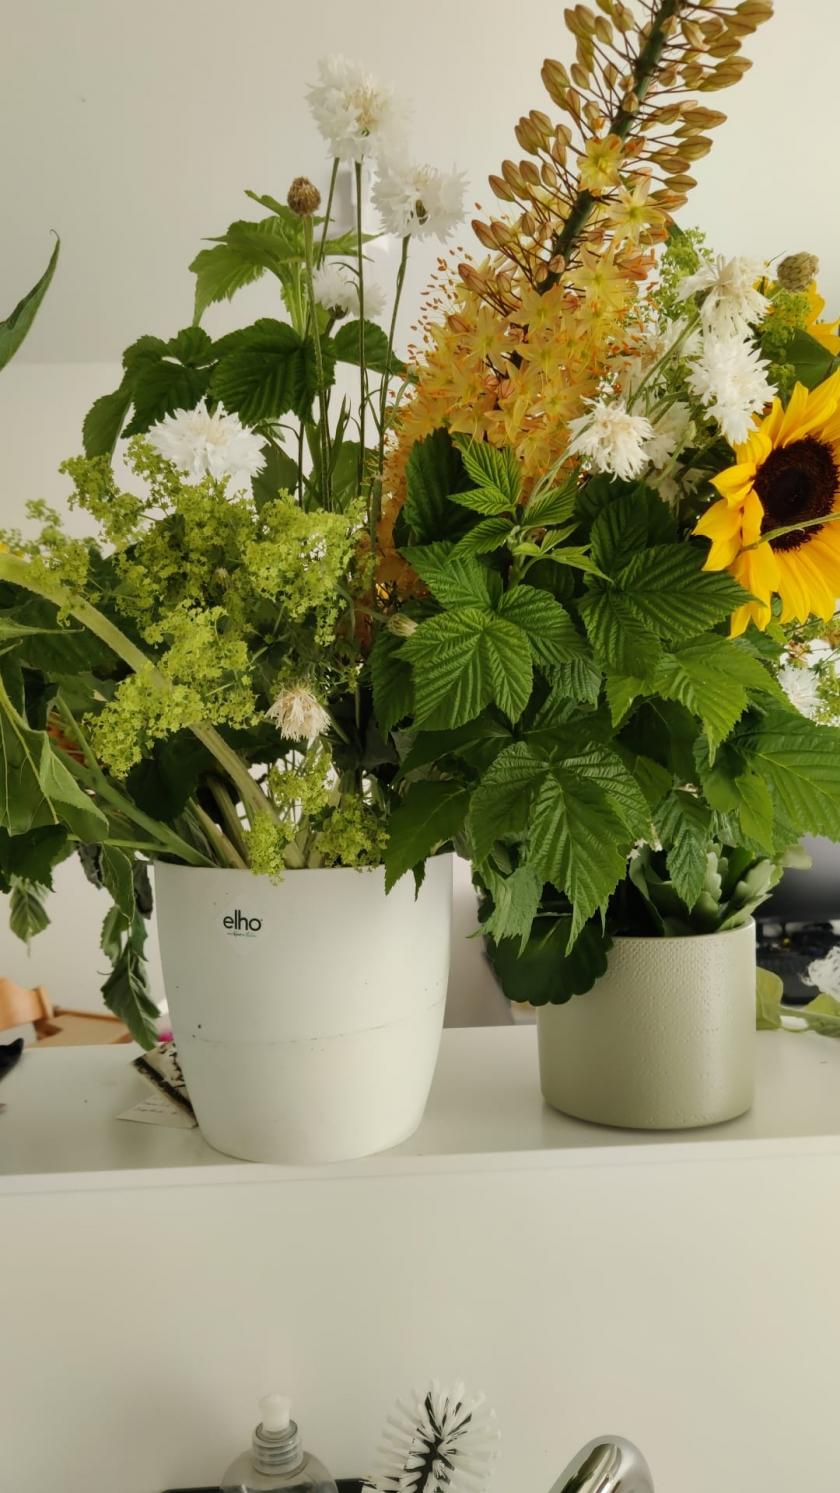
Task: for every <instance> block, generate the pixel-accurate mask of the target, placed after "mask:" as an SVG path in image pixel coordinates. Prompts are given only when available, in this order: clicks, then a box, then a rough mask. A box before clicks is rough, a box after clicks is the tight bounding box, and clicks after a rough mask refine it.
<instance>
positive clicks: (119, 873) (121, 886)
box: [99, 845, 134, 919]
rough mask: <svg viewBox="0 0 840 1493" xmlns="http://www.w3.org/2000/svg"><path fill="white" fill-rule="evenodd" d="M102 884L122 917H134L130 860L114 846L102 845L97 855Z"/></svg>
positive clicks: (132, 878) (132, 879)
mask: <svg viewBox="0 0 840 1493" xmlns="http://www.w3.org/2000/svg"><path fill="white" fill-rule="evenodd" d="M99 866H100V874H101V876H102V884H103V886H104V887H105V889H106V891H107V892H108V893H109V894H110V896H111V898H112V900H113V902H114V904H115V906H117V907H118V908H119V909H120V912H121V913H122V915H123V917H124V918H126V919H130V918H132V917H133V916H134V877H133V874H132V869H131V859H130V857H129V856H127V855H126V854H125V851H123V850H120V849H118V847H117V846H116V845H102V846H101V847H100V853H99Z"/></svg>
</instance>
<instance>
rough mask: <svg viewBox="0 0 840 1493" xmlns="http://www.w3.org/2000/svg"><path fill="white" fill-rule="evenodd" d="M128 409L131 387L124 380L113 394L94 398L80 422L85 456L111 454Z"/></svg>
mask: <svg viewBox="0 0 840 1493" xmlns="http://www.w3.org/2000/svg"><path fill="white" fill-rule="evenodd" d="M130 409H131V387H130V385H128V384H127V383H126V382H125V380H123V382H122V383H121V384H120V386H119V388H118V389H115V390H114V392H113V394H102V395H100V397H99V398H98V399H94V401H93V404H92V405H91V407H90V409H89V410H88V412H87V414H86V415H85V418H84V422H83V424H82V444H83V445H84V448H85V456H108V457H110V456H113V454H114V447H115V446H116V444H117V441H118V440H119V438H120V432H121V431H122V428H123V426H124V424H125V421H126V417H127V415H128V412H129V410H130Z"/></svg>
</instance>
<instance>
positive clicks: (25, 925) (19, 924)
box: [9, 880, 50, 946]
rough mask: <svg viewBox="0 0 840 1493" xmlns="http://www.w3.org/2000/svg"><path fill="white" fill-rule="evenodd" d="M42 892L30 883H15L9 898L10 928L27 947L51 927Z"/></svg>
mask: <svg viewBox="0 0 840 1493" xmlns="http://www.w3.org/2000/svg"><path fill="white" fill-rule="evenodd" d="M49 921H50V919H49V914H48V912H47V909H46V907H45V906H44V897H43V893H42V891H41V890H40V889H39V888H38V887H36V886H33V885H32V883H31V882H28V881H17V880H16V881H15V882H14V884H13V886H12V890H11V893H10V896H9V928H10V929H11V931H12V933H14V935H15V937H16V938H19V939H20V941H21V943H25V944H26V945H27V946H28V945H29V944H30V943H31V942H32V940H33V938H35V937H36V935H37V934H39V933H43V931H44V929H45V928H47V927H49Z"/></svg>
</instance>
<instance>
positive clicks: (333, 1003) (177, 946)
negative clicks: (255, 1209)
mask: <svg viewBox="0 0 840 1493" xmlns="http://www.w3.org/2000/svg"><path fill="white" fill-rule="evenodd" d="M155 893H156V897H155V900H156V903H157V921H158V929H159V933H160V951H161V960H162V964H163V973H164V982H165V985H166V993H167V997H168V1001H169V1010H170V1015H171V1018H172V1029H173V1032H174V1035H175V1043H176V1047H177V1049H178V1056H179V1059H180V1062H181V1065H182V1067H183V1070H184V1077H185V1079H186V1083H187V1088H188V1090H189V1094H190V1099H191V1100H192V1103H193V1106H194V1108H195V1112H196V1116H197V1118H198V1123H199V1125H200V1127H201V1131H202V1134H203V1135H204V1136H205V1138H206V1140H208V1141H209V1142H210V1145H211V1146H215V1147H216V1149H217V1150H219V1151H224V1152H226V1153H228V1154H229V1155H231V1156H241V1157H244V1158H246V1159H247V1160H252V1161H271V1162H300V1163H305V1162H321V1161H338V1160H343V1159H346V1158H349V1157H353V1156H366V1155H369V1154H371V1153H372V1152H374V1151H381V1150H385V1149H386V1148H387V1147H388V1146H394V1145H397V1144H398V1142H400V1141H402V1140H405V1139H406V1138H407V1137H408V1136H409V1135H411V1134H412V1133H413V1132H414V1131H415V1130H416V1129H417V1126H418V1125H419V1123H420V1120H421V1117H422V1115H423V1110H424V1108H425V1105H426V1100H427V1098H428V1095H429V1088H430V1086H431V1082H432V1076H433V1074H434V1069H435V1063H436V1060H437V1055H438V1048H439V1046H440V1035H441V1028H442V1025H443V1010H444V1004H445V1001H446V985H447V979H448V974H449V936H450V920H451V908H452V857H451V856H448V855H445V856H437V857H435V858H434V859H432V860H431V861H429V863H428V865H427V868H426V878H425V881H424V883H423V886H422V887H421V889H420V894H419V896H418V898H417V900H416V901H415V896H414V881H413V879H412V878H411V877H410V876H407V877H403V879H402V880H401V881H399V882H398V883H397V885H396V886H395V887H394V889H393V891H392V892H390V894H388V895H387V896H386V893H385V881H384V872H383V870H382V868H381V867H378V868H377V869H375V870H370V871H354V870H349V869H347V868H343V867H340V868H336V869H333V870H311V871H290V872H289V873H288V875H287V876H286V877H285V879H284V880H283V881H282V882H281V883H280V884H278V885H275V884H274V883H273V882H271V881H269V880H268V879H267V878H266V877H258V876H253V875H251V873H250V872H248V871H227V870H222V869H219V870H211V869H207V870H203V869H196V868H194V867H190V866H172V865H167V864H164V863H158V865H157V866H156V868H155Z"/></svg>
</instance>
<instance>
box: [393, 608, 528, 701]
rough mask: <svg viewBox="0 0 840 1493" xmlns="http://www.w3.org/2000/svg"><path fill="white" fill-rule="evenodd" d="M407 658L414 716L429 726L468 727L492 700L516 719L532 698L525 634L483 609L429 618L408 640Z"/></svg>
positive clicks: (404, 647)
mask: <svg viewBox="0 0 840 1493" xmlns="http://www.w3.org/2000/svg"><path fill="white" fill-rule="evenodd" d="M403 657H404V658H407V659H408V660H409V662H410V663H411V665H412V668H413V670H414V685H415V719H416V721H417V723H418V724H419V725H422V726H424V727H425V728H426V729H427V730H443V729H447V728H451V727H454V726H461V725H464V724H465V722H467V721H469V720H471V719H472V718H473V716H476V715H478V714H479V712H480V711H481V710H483V709H484V707H485V706H486V705H489V704H491V702H492V703H494V704H496V705H497V706H498V707H499V709H500V710H501V711H502V712H503V713H504V714H505V715H506V716H507V717H508V720H510V721H516V720H518V719H519V717H520V715H521V714H522V711H523V710H524V709H525V706H526V705H527V703H528V700H529V698H530V694H531V687H532V682H533V670H532V664H531V648H530V646H529V643H528V640H527V638H526V637H525V634H524V633H523V632H522V630H521V628H519V627H516V626H514V625H513V623H511V622H507V621H505V619H504V618H503V617H497V616H496V615H495V614H494V613H493V612H490V611H486V610H483V609H481V608H479V607H464V608H462V609H460V610H458V611H454V612H443V613H441V614H440V615H439V616H436V617H430V618H429V620H428V621H426V622H423V623H421V624H420V626H419V627H418V629H417V631H416V632H415V633H414V634H413V636H412V637H410V638H409V639H408V640H407V641H406V642H405V643H404V644H403Z"/></svg>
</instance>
